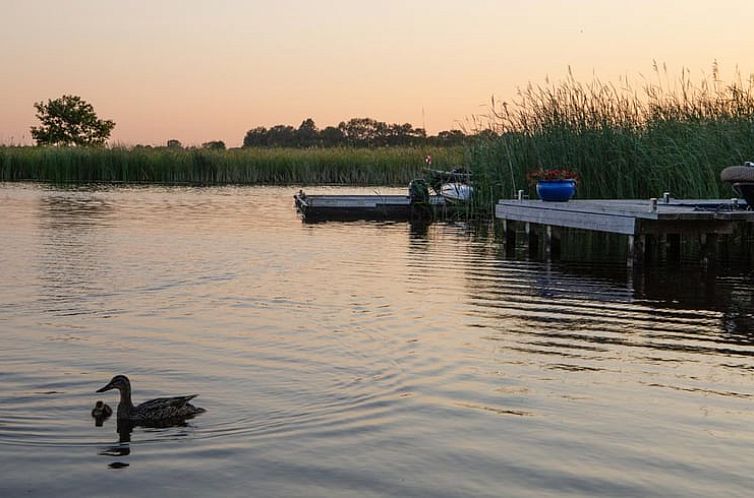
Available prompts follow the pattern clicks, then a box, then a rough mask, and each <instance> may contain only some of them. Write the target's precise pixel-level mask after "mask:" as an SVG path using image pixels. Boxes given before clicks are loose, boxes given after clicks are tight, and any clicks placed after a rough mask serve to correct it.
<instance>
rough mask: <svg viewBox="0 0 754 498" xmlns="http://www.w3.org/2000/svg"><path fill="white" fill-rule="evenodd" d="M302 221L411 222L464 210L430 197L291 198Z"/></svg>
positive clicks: (356, 196) (307, 196)
mask: <svg viewBox="0 0 754 498" xmlns="http://www.w3.org/2000/svg"><path fill="white" fill-rule="evenodd" d="M293 197H294V200H295V204H296V209H297V210H298V212H299V214H300V215H301V217H302V218H303V219H304V221H311V222H316V221H327V220H412V219H432V218H442V217H446V216H452V215H454V214H458V213H459V212H463V211H465V209H466V208H465V206H463V205H457V204H453V203H449V202H447V201H446V199H445V198H444V197H441V196H439V195H433V196H430V197H429V202H427V203H422V204H412V203H411V199H410V198H409V196H407V195H377V194H374V195H308V194H306V193H304V192H302V191H299V192H298V193H297V194H296V195H294V196H293Z"/></svg>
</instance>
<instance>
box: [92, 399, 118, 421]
mask: <svg viewBox="0 0 754 498" xmlns="http://www.w3.org/2000/svg"><path fill="white" fill-rule="evenodd" d="M112 414H113V409H112V408H110V405H107V404H105V403H103V402H102V401H97V403H96V404H95V405H94V408H92V417H94V418H101V419H105V418H107V417H109V416H110V415H112Z"/></svg>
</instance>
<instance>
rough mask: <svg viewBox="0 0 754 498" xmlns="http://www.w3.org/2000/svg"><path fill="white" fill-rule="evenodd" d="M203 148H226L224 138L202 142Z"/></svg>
mask: <svg viewBox="0 0 754 498" xmlns="http://www.w3.org/2000/svg"><path fill="white" fill-rule="evenodd" d="M202 148H203V149H209V150H225V142H223V141H222V140H211V141H209V142H204V143H203V144H202Z"/></svg>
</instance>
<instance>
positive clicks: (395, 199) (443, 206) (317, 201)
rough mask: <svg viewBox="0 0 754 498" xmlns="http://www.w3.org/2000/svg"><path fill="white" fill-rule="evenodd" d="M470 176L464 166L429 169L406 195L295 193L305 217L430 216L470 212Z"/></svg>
mask: <svg viewBox="0 0 754 498" xmlns="http://www.w3.org/2000/svg"><path fill="white" fill-rule="evenodd" d="M428 164H431V163H430V162H428ZM470 178H471V174H470V173H469V172H468V171H467V170H465V169H463V168H456V169H454V170H451V171H441V170H431V169H425V170H424V178H417V179H415V180H412V181H411V182H410V183H409V185H408V193H407V194H406V195H380V194H372V195H310V194H306V193H305V192H304V191H303V190H299V191H298V193H296V194H295V195H294V196H293V197H294V201H295V206H296V210H297V211H298V213H299V214H300V215H301V217H302V219H303V220H304V221H310V222H312V221H313V222H316V221H325V220H364V219H376V220H429V219H434V218H444V217H450V216H454V215H459V214H466V215H468V201H469V200H470V199H471V196H472V195H473V192H474V188H473V187H472V186H471V185H470V184H469V182H470ZM430 188H431V190H432V191H434V194H431V193H430Z"/></svg>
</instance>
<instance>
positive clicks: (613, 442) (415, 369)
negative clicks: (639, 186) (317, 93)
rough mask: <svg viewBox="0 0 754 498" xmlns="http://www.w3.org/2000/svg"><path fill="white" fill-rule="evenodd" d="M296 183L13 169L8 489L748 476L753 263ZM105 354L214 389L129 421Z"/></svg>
mask: <svg viewBox="0 0 754 498" xmlns="http://www.w3.org/2000/svg"><path fill="white" fill-rule="evenodd" d="M351 190H353V189H351ZM371 190H373V189H366V190H364V191H365V192H369V191H371ZM293 191H294V189H291V188H233V187H227V188H207V189H198V188H197V189H184V188H161V187H148V188H147V187H145V188H109V189H107V188H101V189H71V190H65V189H55V188H51V187H44V186H36V185H29V184H23V185H18V184H0V208H1V209H2V216H1V217H0V237H1V243H0V244H1V245H0V272H1V279H0V469H2V470H1V477H0V495H1V496H38V495H44V496H48V495H55V496H94V495H101V496H105V495H106V496H148V495H151V496H158V495H163V496H166V495H167V496H173V495H186V494H189V495H214V496H328V497H329V496H448V497H450V496H532V497H540V496H548V495H551V496H555V495H557V496H569V495H571V496H589V495H591V496H735V495H737V496H747V495H751V493H752V489H754V411H753V410H752V408H753V407H754V358H753V357H752V355H753V354H754V335H753V334H754V328H752V324H754V320H752V313H754V304H752V291H753V290H754V285H753V284H752V275H751V273H750V271H749V270H748V269H746V268H743V269H742V268H738V269H736V268H728V269H723V270H721V271H717V272H704V271H703V270H701V269H696V268H694V267H690V268H686V267H684V268H682V269H672V268H664V269H663V268H659V269H654V270H651V271H647V272H644V273H643V274H640V275H638V276H637V275H633V276H632V275H628V274H627V273H626V270H625V268H624V265H623V264H622V261H620V260H616V261H615V262H610V261H608V262H602V263H598V264H589V263H586V262H582V263H573V262H571V263H567V262H557V263H552V264H548V263H544V262H540V261H533V260H532V261H530V260H526V259H524V258H522V257H519V258H518V259H506V258H505V256H504V255H503V251H502V248H501V246H500V244H499V243H498V242H496V241H495V239H494V237H493V236H491V235H489V234H487V233H485V232H484V231H479V230H478V229H471V228H469V227H467V226H466V225H464V224H458V223H447V224H442V223H438V224H434V225H431V226H429V227H411V226H410V225H409V224H407V223H371V222H353V223H325V224H317V225H307V224H302V223H301V221H300V220H298V219H297V217H296V215H295V212H294V209H293V199H292V194H293ZM381 191H382V192H386V193H387V192H388V191H389V190H388V189H381ZM116 373H124V374H127V375H129V376H130V377H131V381H132V383H133V386H134V401H136V402H139V401H143V400H146V399H150V398H153V397H157V396H163V395H177V394H191V393H199V395H200V396H199V398H198V399H197V400H196V401H197V405H199V406H202V407H204V408H206V409H207V413H205V414H203V415H201V416H199V417H197V418H195V419H193V420H191V421H190V422H189V423H188V424H187V425H186V426H183V427H168V428H161V429H155V428H152V429H149V428H136V429H135V430H134V431H133V433H132V434H131V435H130V439H131V440H130V442H120V439H119V435H118V434H117V432H116V430H115V421H114V419H112V418H111V419H109V420H107V421H106V422H105V423H104V425H103V426H102V427H95V424H94V420H93V419H92V418H91V416H90V414H89V411H90V410H91V408H92V406H93V405H94V402H95V401H97V400H98V399H103V400H105V401H107V402H108V403H110V404H111V405H112V406H113V408H115V405H116V404H117V394H116V393H115V392H112V391H111V392H107V393H104V394H96V393H95V392H94V391H95V390H96V389H97V388H99V387H101V386H102V385H104V384H105V383H106V382H107V381H108V380H109V379H110V377H111V376H112V375H114V374H116Z"/></svg>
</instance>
